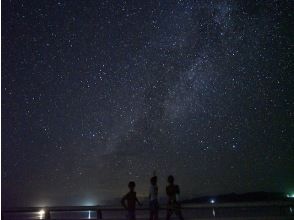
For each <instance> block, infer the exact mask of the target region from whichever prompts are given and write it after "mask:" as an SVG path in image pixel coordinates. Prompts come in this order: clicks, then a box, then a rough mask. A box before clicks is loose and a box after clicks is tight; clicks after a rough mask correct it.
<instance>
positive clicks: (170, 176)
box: [167, 175, 174, 184]
mask: <svg viewBox="0 0 294 220" xmlns="http://www.w3.org/2000/svg"><path fill="white" fill-rule="evenodd" d="M167 181H168V183H169V184H173V183H174V177H173V176H172V175H169V176H168V178H167Z"/></svg>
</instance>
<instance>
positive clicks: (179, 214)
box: [176, 210, 184, 220]
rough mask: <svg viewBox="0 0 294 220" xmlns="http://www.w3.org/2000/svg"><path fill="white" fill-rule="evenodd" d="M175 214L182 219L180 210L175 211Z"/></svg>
mask: <svg viewBox="0 0 294 220" xmlns="http://www.w3.org/2000/svg"><path fill="white" fill-rule="evenodd" d="M176 215H177V216H178V217H179V219H180V220H184V218H183V215H182V212H181V210H178V211H176Z"/></svg>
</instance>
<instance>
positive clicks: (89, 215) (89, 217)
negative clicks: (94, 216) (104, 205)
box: [88, 211, 91, 219]
mask: <svg viewBox="0 0 294 220" xmlns="http://www.w3.org/2000/svg"><path fill="white" fill-rule="evenodd" d="M88 219H91V211H89V213H88Z"/></svg>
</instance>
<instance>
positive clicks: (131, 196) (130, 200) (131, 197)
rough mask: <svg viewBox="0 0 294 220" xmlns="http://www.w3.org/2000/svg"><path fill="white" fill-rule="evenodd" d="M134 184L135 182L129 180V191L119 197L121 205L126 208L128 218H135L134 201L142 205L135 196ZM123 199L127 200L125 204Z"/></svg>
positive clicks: (133, 219) (130, 219)
mask: <svg viewBox="0 0 294 220" xmlns="http://www.w3.org/2000/svg"><path fill="white" fill-rule="evenodd" d="M135 186H136V184H135V182H133V181H131V182H129V184H128V187H129V189H130V191H129V192H128V193H127V194H126V195H125V196H124V197H123V198H122V199H121V204H122V206H123V207H124V208H125V209H127V210H128V220H136V202H137V203H138V204H139V206H142V204H141V203H140V202H139V200H138V198H137V195H136V192H135ZM125 201H127V205H126V203H125Z"/></svg>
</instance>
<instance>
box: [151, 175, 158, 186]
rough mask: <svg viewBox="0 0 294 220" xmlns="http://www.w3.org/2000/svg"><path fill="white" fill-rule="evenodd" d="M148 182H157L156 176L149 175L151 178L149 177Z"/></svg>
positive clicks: (153, 183) (154, 183)
mask: <svg viewBox="0 0 294 220" xmlns="http://www.w3.org/2000/svg"><path fill="white" fill-rule="evenodd" d="M150 183H151V184H152V185H156V183H157V176H153V177H151V178H150Z"/></svg>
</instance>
